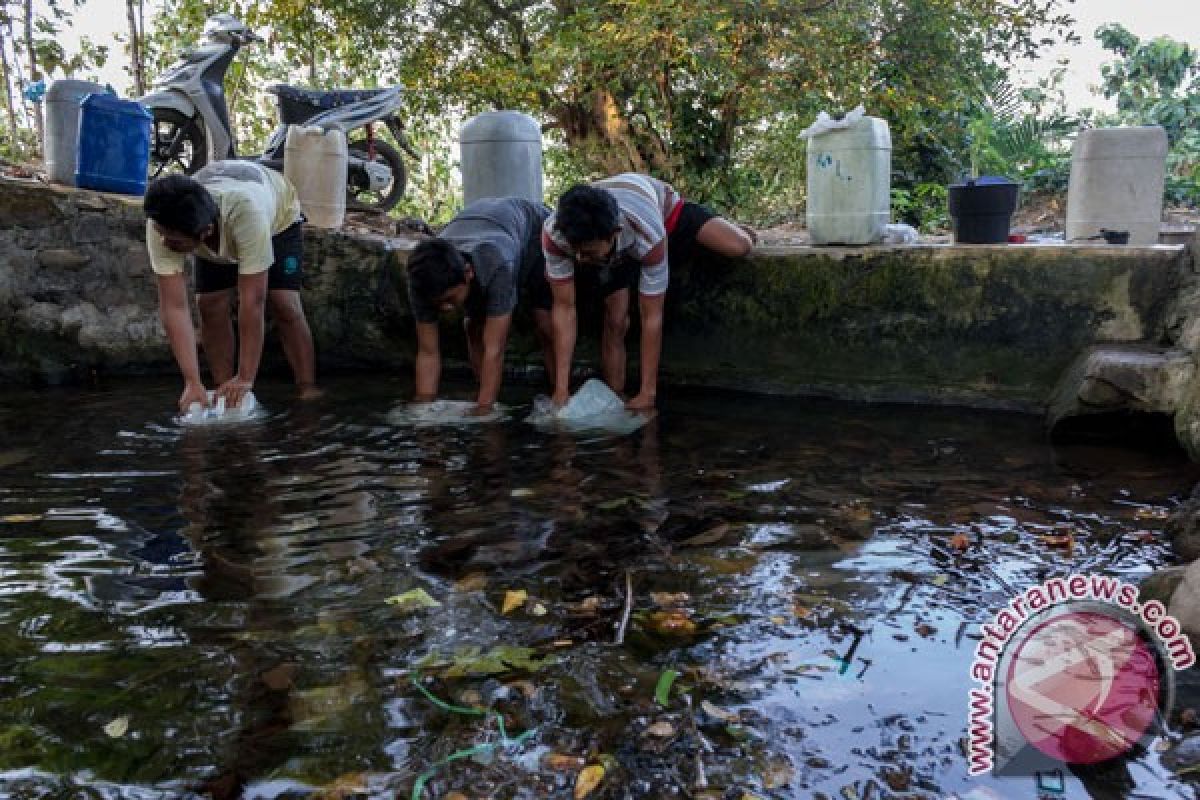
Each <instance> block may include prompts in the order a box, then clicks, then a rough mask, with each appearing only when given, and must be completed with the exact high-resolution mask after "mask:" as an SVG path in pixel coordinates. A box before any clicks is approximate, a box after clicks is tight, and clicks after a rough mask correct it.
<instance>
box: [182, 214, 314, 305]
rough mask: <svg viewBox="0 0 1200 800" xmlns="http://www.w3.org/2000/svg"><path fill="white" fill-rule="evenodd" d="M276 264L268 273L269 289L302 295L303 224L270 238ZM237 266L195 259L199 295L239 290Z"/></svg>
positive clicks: (300, 223) (298, 223) (285, 229)
mask: <svg viewBox="0 0 1200 800" xmlns="http://www.w3.org/2000/svg"><path fill="white" fill-rule="evenodd" d="M271 250H272V252H273V253H274V255H275V263H274V264H272V265H271V268H270V269H268V270H267V289H288V290H291V291H295V292H298V291H300V288H301V284H302V283H303V281H304V266H303V264H304V223H303V222H297V223H295V224H294V225H292V226H290V227H288V228H284V229H283V230H282V231H280V232H279V233H277V234H275V235H274V236H272V237H271ZM237 280H238V266H237V264H221V263H219V262H216V261H209V260H208V259H204V258H200V257H199V256H197V257H196V294H205V293H206V292H223V291H226V290H229V289H232V288H233V287H235V286H237Z"/></svg>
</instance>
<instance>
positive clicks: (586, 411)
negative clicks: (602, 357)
mask: <svg viewBox="0 0 1200 800" xmlns="http://www.w3.org/2000/svg"><path fill="white" fill-rule="evenodd" d="M647 419H648V418H647V417H646V416H645V415H642V414H635V413H633V412H632V411H627V410H626V409H625V403H624V402H623V401H622V400H621V398H620V397H618V396H617V393H616V392H614V391H613V390H612V389H610V388H608V385H607V384H605V383H604V381H600V380H596V379H595V378H592V379H590V380H588V381H587V383H585V384H583V386H581V387H579V391H577V392H575V394H574V395H572V396H571V399H570V400H568V401H567V404H566V405H565V406H563V407H562V408H560V409H557V410H555V408H554V404H553V403H551V402H550V398H549V397H546V396H545V395H538V396H537V397H535V398H534V400H533V413H532V414H530V415H529V417H528V418H526V420H525V421H526V422H530V423H532V424H534V425H537V426H539V427H556V428H565V429H567V430H571V431H594V432H598V433H615V434H620V435H624V434H627V433H633V432H634V431H636V430H637V429H638V428H640V427H642V426H643V425H645V424H646V421H647Z"/></svg>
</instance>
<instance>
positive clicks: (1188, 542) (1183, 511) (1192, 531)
mask: <svg viewBox="0 0 1200 800" xmlns="http://www.w3.org/2000/svg"><path fill="white" fill-rule="evenodd" d="M1164 529H1165V530H1166V533H1167V536H1169V537H1170V538H1171V544H1172V545H1173V546H1174V547H1175V553H1176V555H1178V556H1179V557H1180V558H1181V559H1183V560H1185V561H1193V560H1195V559H1197V558H1200V487H1198V488H1197V489H1196V491H1193V492H1192V496H1191V497H1190V498H1189V499H1188V501H1187V502H1186V503H1184V504H1183V505H1182V506H1180V508H1179V509H1178V510H1177V511H1175V513H1174V514H1172V515H1171V516H1170V517H1168V518H1167V524H1166V525H1165V526H1164Z"/></svg>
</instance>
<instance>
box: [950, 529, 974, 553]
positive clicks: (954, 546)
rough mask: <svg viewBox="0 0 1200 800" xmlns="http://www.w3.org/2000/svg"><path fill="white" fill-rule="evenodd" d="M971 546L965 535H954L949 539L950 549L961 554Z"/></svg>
mask: <svg viewBox="0 0 1200 800" xmlns="http://www.w3.org/2000/svg"><path fill="white" fill-rule="evenodd" d="M970 546H971V540H970V539H969V538H968V537H967V535H966V534H965V533H956V534H954V535H953V536H951V537H950V549H951V550H957V551H958V552H960V553H961V552H963V551H964V550H966V549H967V548H968V547H970Z"/></svg>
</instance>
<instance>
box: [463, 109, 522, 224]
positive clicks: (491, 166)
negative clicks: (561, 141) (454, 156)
mask: <svg viewBox="0 0 1200 800" xmlns="http://www.w3.org/2000/svg"><path fill="white" fill-rule="evenodd" d="M458 144H459V155H460V159H459V161H460V164H461V169H462V182H463V202H464V203H471V202H474V201H475V200H479V199H480V198H483V197H523V198H525V199H526V200H529V201H531V202H534V203H541V202H542V199H543V198H542V129H541V128H540V127H539V126H538V124H537V121H536V120H535V119H534V118H533V117H531V116H529V115H528V114H522V113H521V112H519V111H488V112H485V113H483V114H479V115H478V116H474V117H471V119H469V120H467V121H466V122H465V123H463V126H462V128H461V129H460V130H459V134H458Z"/></svg>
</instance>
